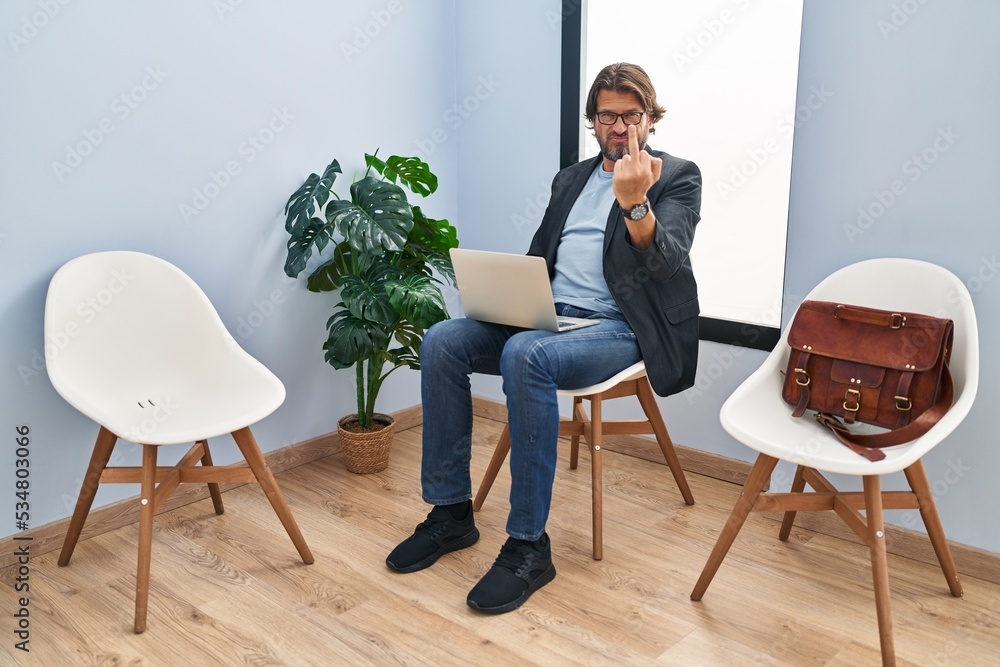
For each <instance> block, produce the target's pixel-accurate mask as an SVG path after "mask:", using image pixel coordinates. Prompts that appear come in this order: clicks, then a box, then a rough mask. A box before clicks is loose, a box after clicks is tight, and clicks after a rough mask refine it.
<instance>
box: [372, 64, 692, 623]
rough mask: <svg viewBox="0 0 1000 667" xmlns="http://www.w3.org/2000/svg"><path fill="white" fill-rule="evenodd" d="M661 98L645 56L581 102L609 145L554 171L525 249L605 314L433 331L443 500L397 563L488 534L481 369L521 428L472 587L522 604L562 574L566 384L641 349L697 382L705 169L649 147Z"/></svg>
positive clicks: (411, 562) (508, 604)
mask: <svg viewBox="0 0 1000 667" xmlns="http://www.w3.org/2000/svg"><path fill="white" fill-rule="evenodd" d="M663 114H664V109H663V108H662V107H661V106H660V105H659V104H657V102H656V93H655V91H654V90H653V85H652V83H651V82H650V80H649V77H648V76H647V75H646V72H645V71H643V69H642V68H641V67H639V66H637V65H630V64H626V63H617V64H614V65H609V66H608V67H605V68H604V69H603V70H601V72H600V73H599V74H598V75H597V78H596V79H595V81H594V83H593V85H592V86H591V89H590V93H589V95H588V96H587V103H586V110H585V116H586V118H587V121H588V122H589V123H590V127H591V129H593V131H594V136H595V137H596V138H597V142H598V144H600V148H601V155H600V156H598V157H595V158H592V159H588V160H584V161H582V162H579V163H577V164H575V165H573V166H571V167H568V168H566V169H563V170H562V171H560V172H559V173H558V174H557V175H556V177H555V179H554V180H553V182H552V197H551V200H550V202H549V205H548V208H547V209H546V211H545V215H544V216H543V218H542V222H541V225H540V226H539V228H538V231H537V232H536V233H535V236H534V238H533V239H532V241H531V246H530V249H529V250H528V254H529V255H539V256H541V257H544V258H545V260H546V262H547V264H548V268H549V275H550V276H551V279H552V291H553V295H554V297H555V301H556V310H557V312H558V313H559V314H560V315H565V316H570V317H589V318H596V319H598V320H599V321H600V323H599V324H597V325H594V326H590V327H586V328H583V329H578V330H575V331H568V332H565V333H551V332H547V331H534V330H525V329H519V328H516V327H508V326H503V325H498V324H490V323H485V322H478V321H475V320H470V319H454V320H447V321H444V322H441V323H440V324H438V325H435V326H434V327H431V329H429V330H428V331H427V333H426V335H425V337H424V341H423V344H422V346H421V386H422V401H423V411H424V420H423V447H424V449H423V462H422V469H421V485H422V493H423V499H424V501H426V502H427V503H430V504H431V505H433V506H434V507H433V509H432V510H431V512H430V514H429V515H428V517H427V520H426V521H424V522H423V523H421V524H420V525H419V526H417V529H416V531H415V532H414V534H413V535H412V536H410V537H409V538H407V539H406V540H404V541H403V542H402V543H400V545H399V546H397V547H396V548H395V549H394V550H393V551H392V553H391V554H389V557H388V558H387V559H386V564H387V565H388V566H389V568H390V569H392V570H395V571H397V572H415V571H417V570H422V569H424V568H426V567H429V566H430V565H432V564H433V563H434V562H435V561H436V560H437V559H438V558H439V557H441V556H442V555H444V554H446V553H449V552H451V551H456V550H458V549H463V548H465V547H468V546H471V545H473V544H475V542H476V541H477V540H478V539H479V531H478V530H477V529H476V526H475V522H474V520H473V513H472V503H471V501H470V498H471V497H472V483H471V479H470V474H469V459H470V454H471V434H472V397H471V389H470V382H469V375H470V374H471V373H490V374H493V375H497V374H499V375H501V376H502V377H503V387H504V393H505V394H506V396H507V410H508V424H509V427H510V436H511V449H510V470H511V492H510V504H511V508H510V515H509V516H508V520H507V533H508V535H509V536H510V537H509V539H508V540H507V542H506V543H505V544H504V545H503V548H502V549H501V551H500V555H499V557H498V558H497V559H496V562H495V564H494V565H493V567H492V568H491V569H490V570H489V571H488V572H487V573H486V575H485V576H484V577H483V578H482V579H481V580H480V581H479V583H478V584H476V586H475V587H474V588H473V589H472V591H471V592H470V593H469V596H468V600H467V602H468V604H469V606H470V607H472V608H473V609H477V610H479V611H482V612H486V613H503V612H507V611H511V610H513V609H516V608H517V607H519V606H520V605H521V604H522V603H523V602H524V601H525V600H527V599H528V596H530V595H531V594H532V593H533V592H534V591H536V590H537V589H539V588H541V587H542V586H544V585H545V584H547V583H548V582H549V581H551V580H552V579H553V578H554V577H555V573H556V571H555V567H554V566H553V564H552V556H551V548H550V544H549V537H548V535H547V534H546V533H545V523H546V520H547V519H548V513H549V506H550V503H551V500H552V483H553V479H554V476H555V465H556V443H557V440H558V432H559V410H558V405H557V402H556V390H557V389H558V388H575V387H584V386H588V385H591V384H596V383H598V382H602V381H603V380H606V379H607V378H609V377H611V376H612V375H614V374H615V373H617V372H619V371H621V370H622V369H624V368H626V367H628V366H630V365H631V364H633V363H635V362H637V361H639V360H640V359H643V360H645V363H646V370H647V374H648V376H649V380H650V383H651V384H652V386H653V389H654V390H655V391H656V392H657V393H658V394H660V395H663V396H666V395H669V394H672V393H676V392H678V391H681V390H683V389H685V388H687V387H690V386H691V385H692V384H693V383H694V373H695V365H696V362H697V354H698V318H697V315H698V312H699V311H698V295H697V289H696V286H695V281H694V275H693V273H692V271H691V263H690V260H689V258H688V253H689V251H690V249H691V242H692V240H693V238H694V229H695V225H696V224H697V222H698V220H699V210H700V207H701V174H700V172H699V170H698V167H697V166H695V165H694V164H693V163H691V162H687V161H685V160H681V159H678V158H675V157H672V156H670V155H667V154H666V153H662V152H659V151H652V150H650V149H648V148H646V139H647V137H648V135H649V134H653V132H654V130H653V125H654V124H655V123H656V122H657V121H659V120H660V119H661V118H662V117H663Z"/></svg>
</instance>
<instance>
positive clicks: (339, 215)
mask: <svg viewBox="0 0 1000 667" xmlns="http://www.w3.org/2000/svg"><path fill="white" fill-rule="evenodd" d="M326 216H327V220H329V221H330V223H331V224H332V225H334V226H335V227H336V228H337V231H338V232H340V234H341V235H342V236H343V237H344V238H345V239H346V240H347V242H348V243H350V244H351V247H352V248H354V249H355V250H357V251H359V252H362V253H381V252H383V251H385V250H388V251H391V252H398V251H400V250H402V249H403V246H404V245H406V238H407V236H409V234H410V230H411V229H413V211H412V210H411V209H410V205H409V204H408V203H406V194H405V193H404V192H403V189H402V188H400V187H399V186H398V185H393V184H392V183H387V182H385V181H382V180H379V179H377V178H374V177H371V176H369V177H367V178H363V179H361V180H360V181H357V182H356V183H354V184H353V185H351V201H344V200H334V201H331V202H330V204H329V205H328V206H327V209H326Z"/></svg>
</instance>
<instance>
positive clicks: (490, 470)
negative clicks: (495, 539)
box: [472, 426, 510, 512]
mask: <svg viewBox="0 0 1000 667" xmlns="http://www.w3.org/2000/svg"><path fill="white" fill-rule="evenodd" d="M509 453H510V427H509V426H504V427H503V433H501V434H500V440H499V441H497V448H496V449H494V450H493V458H491V459H490V464H489V466H488V467H487V468H486V474H485V475H483V481H482V482H480V484H479V491H477V492H476V499H475V500H473V501H472V510H473V511H474V512H478V511H479V510H480V509H482V507H483V503H484V502H486V496H488V495H489V493H490V489H491V488H493V482H495V481H496V478H497V474H499V472H500V468H502V467H503V462H504V461H506V460H507V454H509Z"/></svg>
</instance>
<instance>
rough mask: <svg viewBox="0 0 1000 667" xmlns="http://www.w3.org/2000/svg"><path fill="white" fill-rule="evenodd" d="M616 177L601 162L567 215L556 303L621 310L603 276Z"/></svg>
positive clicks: (556, 279) (554, 291)
mask: <svg viewBox="0 0 1000 667" xmlns="http://www.w3.org/2000/svg"><path fill="white" fill-rule="evenodd" d="M613 177H614V172H611V171H604V169H603V168H602V166H601V164H600V163H598V165H597V168H596V169H595V170H594V172H593V173H592V174H591V175H590V178H589V179H588V180H587V184H586V185H585V186H584V188H583V191H582V192H581V193H580V196H579V197H577V199H576V203H574V204H573V208H572V209H571V210H570V212H569V217H568V218H566V226H565V227H563V231H562V236H561V237H560V239H559V251H558V253H557V254H556V272H555V277H554V278H552V296H553V297H555V301H556V303H565V304H569V305H571V306H576V307H577V308H583V309H586V310H592V311H594V312H598V313H620V312H621V311H620V310H619V308H618V304H616V303H615V299H614V297H613V296H611V291H610V290H609V289H608V283H607V281H606V280H605V279H604V262H603V254H604V230H605V228H607V225H608V213H610V212H611V205H612V203H614V201H615V193H614V191H613V190H612V188H611V180H612V178H613Z"/></svg>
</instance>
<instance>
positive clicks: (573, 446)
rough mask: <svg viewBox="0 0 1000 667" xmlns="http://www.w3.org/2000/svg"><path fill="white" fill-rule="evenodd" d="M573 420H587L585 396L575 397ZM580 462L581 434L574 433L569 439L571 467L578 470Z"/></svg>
mask: <svg viewBox="0 0 1000 667" xmlns="http://www.w3.org/2000/svg"><path fill="white" fill-rule="evenodd" d="M572 414H573V421H583V422H585V421H587V414H586V413H585V412H584V411H583V397H582V396H574V397H573V412H572ZM579 464H580V436H578V435H574V436H571V437H570V439H569V469H570V470H576V467H577V466H578V465H579Z"/></svg>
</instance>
